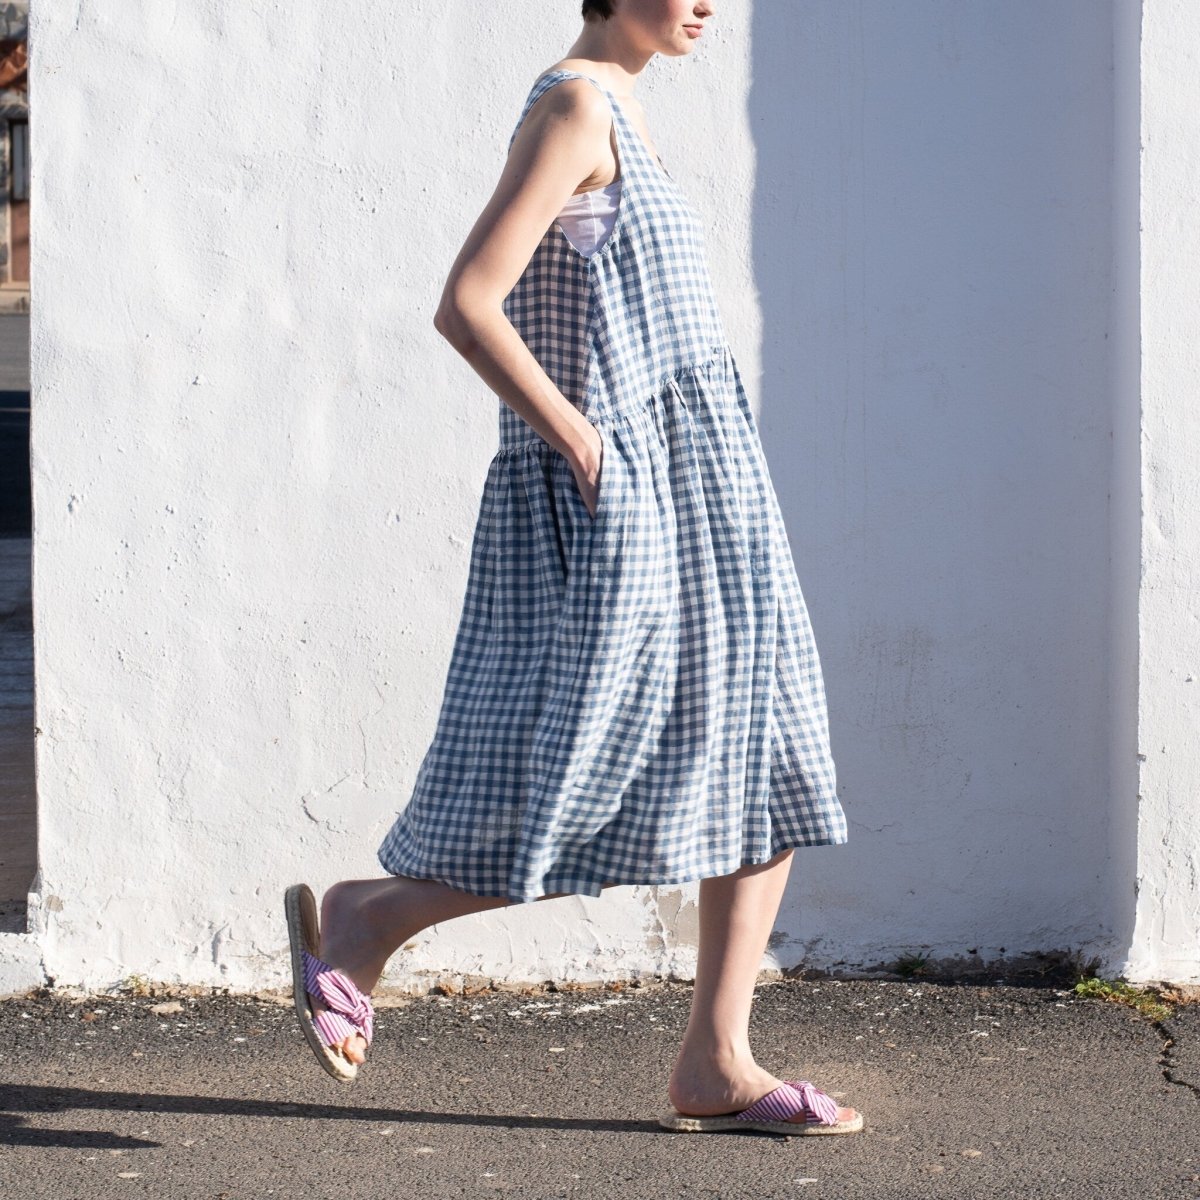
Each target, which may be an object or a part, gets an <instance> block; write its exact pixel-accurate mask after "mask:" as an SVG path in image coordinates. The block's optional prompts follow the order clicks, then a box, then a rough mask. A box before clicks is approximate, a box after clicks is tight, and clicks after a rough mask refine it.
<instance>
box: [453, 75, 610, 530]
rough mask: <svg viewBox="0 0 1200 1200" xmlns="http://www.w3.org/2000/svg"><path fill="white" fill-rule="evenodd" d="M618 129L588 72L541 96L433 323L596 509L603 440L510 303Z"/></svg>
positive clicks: (602, 166)
mask: <svg viewBox="0 0 1200 1200" xmlns="http://www.w3.org/2000/svg"><path fill="white" fill-rule="evenodd" d="M611 131H612V110H611V108H610V107H609V104H608V101H607V99H606V98H605V97H604V96H603V95H602V94H601V93H600V92H598V91H597V90H596V88H595V87H594V86H593V85H592V84H590V83H589V82H588V81H587V80H585V79H565V80H563V81H562V82H561V83H559V84H556V85H555V86H554V87H552V88H550V89H549V90H548V91H547V92H546V93H545V94H544V95H542V96H539V97H538V99H537V100H536V101H535V102H534V103H533V105H532V106H531V107H530V109H529V112H528V113H527V114H526V117H525V120H524V121H523V122H522V123H521V127H520V129H519V130H518V131H517V135H516V137H515V138H514V139H513V144H512V149H511V150H510V152H509V156H508V160H507V162H506V163H505V166H504V169H503V171H502V172H501V175H500V179H499V181H498V183H497V185H496V189H495V191H494V192H493V194H492V197H491V199H490V200H489V201H488V203H487V206H486V207H485V208H484V210H483V212H482V213H481V214H480V216H479V219H478V220H477V221H476V222H475V225H474V227H473V228H472V230H471V232H470V234H469V235H468V237H467V240H466V241H465V242H464V243H463V247H462V249H461V250H460V251H459V252H458V257H457V258H456V259H455V260H454V263H453V265H452V267H451V268H450V274H449V277H448V278H447V280H446V284H445V288H444V289H443V292H442V298H441V302H440V304H439V305H438V310H437V313H436V315H435V316H434V320H433V323H434V327H435V328H436V329H437V330H438V332H439V333H441V334H442V336H443V337H445V338H446V340H447V341H449V342H450V344H451V345H452V346H454V348H455V349H456V350H457V351H458V352H459V353H460V354H461V355H462V356H463V357H464V358H465V359H466V360H467V362H469V363H470V364H471V366H472V367H473V368H474V369H475V371H476V372H477V373H478V374H479V376H480V377H481V378H482V379H483V380H484V382H485V383H486V384H487V385H488V386H489V387H490V388H491V389H492V390H493V391H494V392H495V393H496V394H497V395H498V396H499V397H500V398H501V399H502V400H504V401H505V402H506V403H507V404H508V405H510V407H511V408H512V409H513V410H514V411H515V412H516V413H517V414H518V415H519V416H520V417H521V418H522V419H523V420H524V421H526V422H527V423H528V424H529V425H530V427H531V428H533V429H534V430H536V432H537V433H538V434H539V435H540V436H541V437H543V438H545V439H546V441H548V442H549V443H550V444H551V445H552V446H554V447H555V448H556V449H557V450H558V451H559V452H560V453H562V454H563V455H564V456H565V457H566V458H567V460H568V461H569V462H570V463H571V466H572V468H573V469H574V471H575V476H576V480H577V481H578V483H579V485H580V492H581V494H582V495H583V497H584V500H585V502H586V503H587V505H588V509H589V511H594V508H595V496H596V485H597V482H598V477H599V471H600V457H601V450H602V447H601V438H600V436H599V434H598V433H597V432H596V430H595V429H594V428H593V427H592V426H591V425H590V424H589V422H588V421H587V419H586V418H585V417H584V416H583V415H582V414H581V413H580V412H579V410H578V409H577V408H575V406H574V405H573V404H571V403H570V402H569V401H568V400H567V399H566V397H565V396H564V395H563V394H562V392H561V391H559V389H558V388H557V387H556V386H555V385H554V383H553V382H552V381H551V379H550V377H549V376H548V375H547V374H546V372H545V371H544V370H543V369H542V366H541V364H540V363H539V362H538V361H537V359H536V358H534V356H533V354H532V352H531V351H530V349H529V347H528V346H527V345H526V344H525V342H524V339H522V337H521V336H520V334H518V333H517V331H516V329H515V328H514V327H513V324H512V322H511V321H509V319H508V318H507V317H506V316H505V314H504V311H503V301H504V298H505V296H507V295H508V293H509V292H510V291H512V289H513V286H514V285H515V284H516V282H517V280H518V279H520V277H521V275H522V273H523V272H524V270H525V268H526V266H527V265H528V263H529V260H530V258H532V256H533V252H534V250H535V249H536V248H537V245H538V243H539V242H540V241H541V240H542V238H543V236H544V235H545V233H546V230H547V229H548V228H549V227H550V225H551V223H552V222H553V221H554V219H555V217H557V216H558V214H559V212H560V211H561V209H562V207H563V205H564V204H566V202H567V200H568V199H569V198H570V197H571V196H572V194H573V193H574V192H575V189H576V188H577V187H579V185H580V184H581V183H585V182H587V181H589V180H591V179H593V178H596V177H601V178H602V177H603V175H604V173H605V171H606V169H607V166H611V162H612V157H611V152H609V154H608V157H607V166H606V153H605V147H607V146H608V145H609V144H610V134H611Z"/></svg>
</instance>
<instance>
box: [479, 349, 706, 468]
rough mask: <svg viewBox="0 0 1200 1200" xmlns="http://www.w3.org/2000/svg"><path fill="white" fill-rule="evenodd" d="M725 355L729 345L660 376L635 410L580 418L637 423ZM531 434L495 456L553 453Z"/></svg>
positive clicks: (503, 444) (504, 445)
mask: <svg viewBox="0 0 1200 1200" xmlns="http://www.w3.org/2000/svg"><path fill="white" fill-rule="evenodd" d="M728 355H729V345H728V343H722V344H721V345H719V346H715V347H713V351H712V353H711V354H709V355H708V357H707V358H702V359H697V360H696V361H694V362H690V363H685V364H684V365H683V366H681V367H676V368H675V369H674V370H673V371H667V372H666V373H665V374H663V375H661V376H660V377H659V379H658V382H657V384H656V385H655V386H654V387H653V388H652V389H651V390H650V392H649V393H648V394H647V395H646V396H645V397H644V398H643V400H642V402H641V403H640V404H638V405H637V406H635V407H634V408H632V409H628V410H625V411H622V412H615V413H608V414H601V415H596V414H592V413H586V412H585V413H584V414H583V416H584V418H585V419H586V420H587V421H589V422H590V423H591V424H593V425H597V426H600V427H603V426H604V425H606V424H610V423H612V422H617V421H623V420H625V421H627V420H632V419H636V418H637V416H638V415H639V414H642V413H645V411H646V410H647V409H648V408H650V407H651V406H652V405H653V404H655V403H657V402H658V401H660V400H662V399H663V397H664V396H667V395H669V394H673V393H677V392H678V387H679V380H680V379H681V378H683V377H684V376H686V375H694V374H696V373H697V372H699V371H702V370H704V369H705V368H706V367H710V366H711V365H712V364H713V363H714V362H716V361H717V360H718V359H724V358H726V357H728ZM500 403H501V404H503V403H504V401H503V400H501V401H500ZM514 416H515V414H514ZM530 433H531V436H530V437H525V438H521V439H520V440H519V441H515V442H514V441H504V442H501V444H500V447H499V450H498V451H497V453H498V454H515V453H518V452H521V451H526V450H529V449H530V448H531V447H533V448H537V447H545V448H546V449H547V450H551V449H553V447H552V446H551V445H550V443H549V442H548V441H546V439H545V438H544V437H541V436H540V435H539V434H536V433H533V431H532V430H531V431H530Z"/></svg>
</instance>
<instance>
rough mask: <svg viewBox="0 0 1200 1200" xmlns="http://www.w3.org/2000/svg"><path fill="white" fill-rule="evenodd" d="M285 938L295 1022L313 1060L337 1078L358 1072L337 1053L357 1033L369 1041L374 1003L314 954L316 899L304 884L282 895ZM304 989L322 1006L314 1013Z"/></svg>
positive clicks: (349, 1079)
mask: <svg viewBox="0 0 1200 1200" xmlns="http://www.w3.org/2000/svg"><path fill="white" fill-rule="evenodd" d="M283 902H284V911H285V913H286V915H287V927H288V942H289V944H290V946H291V952H292V999H293V1001H294V1003H295V1007H296V1018H297V1020H299V1022H300V1028H301V1030H303V1032H304V1036H305V1038H306V1039H307V1041H308V1044H309V1046H310V1047H311V1048H312V1051H313V1053H314V1054H315V1055H316V1056H317V1061H318V1062H319V1063H320V1064H321V1066H323V1067H324V1068H325V1070H326V1071H328V1072H329V1074H330V1075H332V1076H333V1077H334V1079H336V1080H338V1082H339V1083H351V1082H353V1080H354V1079H356V1078H357V1077H358V1064H357V1063H355V1062H352V1061H351V1060H350V1059H349V1058H347V1057H346V1056H345V1054H343V1053H342V1050H341V1048H340V1043H341V1042H343V1041H345V1039H346V1038H347V1037H349V1036H350V1035H351V1034H355V1033H359V1034H361V1035H362V1036H363V1038H364V1039H365V1040H366V1042H367V1045H368V1046H369V1045H370V1044H371V1038H372V1036H373V1034H374V1027H375V1009H374V1007H373V1005H372V1004H371V997H370V996H368V995H366V993H365V992H361V991H359V989H358V988H357V987H356V986H355V984H354V982H353V980H351V979H350V977H349V976H348V975H346V974H344V973H343V972H342V971H339V970H337V969H336V968H334V967H331V966H330V965H329V964H328V963H326V962H322V961H321V959H319V958H318V957H317V949H318V947H319V946H320V933H319V927H318V923H317V902H316V900H315V898H314V897H313V894H312V890H311V889H310V888H309V887H308V885H307V884H304V883H297V884H294V885H293V886H292V887H290V888H288V889H287V891H286V892H284V895H283ZM309 993H312V995H314V996H318V997H319V998H320V1000H321V1002H322V1003H323V1004H324V1005H325V1006H326V1007H325V1010H324V1011H323V1012H319V1013H314V1012H313V1008H312V1003H311V1001H310V999H309Z"/></svg>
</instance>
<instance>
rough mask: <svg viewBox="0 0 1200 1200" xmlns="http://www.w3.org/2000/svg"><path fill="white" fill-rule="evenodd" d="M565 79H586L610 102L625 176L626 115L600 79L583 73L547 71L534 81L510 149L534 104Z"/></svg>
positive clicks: (513, 132) (510, 139)
mask: <svg viewBox="0 0 1200 1200" xmlns="http://www.w3.org/2000/svg"><path fill="white" fill-rule="evenodd" d="M564 79H586V80H587V81H588V83H590V84H592V85H593V86H594V87H595V88H597V89H598V90H599V91H600V93H601V95H603V96H604V97H605V99H606V100H607V101H608V106H609V108H610V109H611V110H612V118H613V128H614V129H615V130H616V134H617V149H618V152H619V158H620V160H621V161H620V168H621V177H622V178H624V176H625V158H626V155H625V138H624V136H623V133H622V129H621V120H622V118H623V116H624V114H623V113H622V112H621V106H620V105H619V104H618V103H617V101H616V99H615V97H614V96H613V94H612V93H611V92H610V91H609V90H608V88H606V87H605V86H604V85H603V84H602V83H601V82H600V81H599V80H598V79H593V78H592V77H591V76H590V75H585V74H583V72H582V71H568V70H565V69H560V70H558V71H547V72H546V74H545V75H540V76H538V78H537V79H535V80H534V81H533V86H532V87H531V88H530V89H529V95H528V97H527V98H526V100H525V106H524V107H523V108H522V109H521V115H520V116H519V117H518V118H517V123H516V125H515V126H514V127H513V131H512V133H511V134H510V135H509V139H508V148H509V150H511V149H512V144H513V142H514V141H516V137H517V130H519V129H520V128H521V125H522V124H523V123H524V121H525V118H526V117H527V116H528V115H529V110H530V109H531V108H532V107H533V105H534V102H535V101H536V100H537V99H538V98H539V97H540V96H542V95H544V94H545V93H546V92H548V91H549V90H550V89H551V88H552V87H553V86H554V85H555V84H556V83H561V82H562V81H563V80H564Z"/></svg>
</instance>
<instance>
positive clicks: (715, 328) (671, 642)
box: [378, 70, 847, 902]
mask: <svg viewBox="0 0 1200 1200" xmlns="http://www.w3.org/2000/svg"><path fill="white" fill-rule="evenodd" d="M575 77H577V78H583V79H590V77H589V76H586V75H580V74H579V73H578V72H574V71H564V70H556V71H552V72H550V73H549V74H546V75H543V76H541V77H539V78H538V80H537V81H535V83H534V85H533V87H532V89H531V91H530V93H529V97H528V99H527V100H526V102H525V106H524V109H523V110H522V112H521V117H520V119H519V120H518V122H517V128H519V127H520V123H521V120H524V117H525V114H526V113H527V112H528V111H529V108H530V106H531V105H532V104H533V103H534V101H536V100H537V98H538V97H539V96H541V95H542V94H543V93H544V92H545V91H546V90H547V89H548V88H550V87H553V86H554V84H556V83H557V82H559V81H560V80H563V79H568V78H575ZM590 81H591V82H592V83H594V84H595V86H596V87H598V88H600V90H601V91H602V92H603V93H604V95H605V96H606V97H607V98H608V100H609V103H610V104H611V106H612V111H613V118H614V124H615V128H616V138H617V151H618V156H619V159H620V164H621V169H620V175H621V178H622V179H623V185H622V190H621V202H620V208H619V211H618V214H617V218H616V223H615V225H614V226H613V228H612V230H611V232H610V233H609V236H608V238H607V240H606V241H604V242H603V243H602V245H601V246H600V247H599V248H598V249H597V250H596V251H595V252H594V253H592V254H591V255H587V256H585V255H581V254H580V253H579V251H577V250H576V249H575V248H574V247H573V246H572V245H571V244H570V242H569V241H568V240H567V238H566V236H565V235H564V234H563V232H562V230H561V228H560V227H559V226H558V224H557V222H556V223H555V224H553V225H551V227H550V228H549V229H548V230H547V231H546V233H545V235H544V236H543V238H542V240H541V242H540V243H539V244H538V246H537V249H536V250H535V252H534V254H533V257H532V258H531V260H530V262H529V265H528V267H527V268H526V270H525V272H524V274H523V275H522V276H521V278H520V280H519V281H518V282H517V284H516V286H515V287H514V288H513V290H512V291H511V292H510V293H509V295H508V296H507V297H506V298H505V301H504V311H505V313H506V315H507V316H508V318H509V319H510V320H511V321H512V323H513V325H514V326H515V327H516V329H517V331H518V332H519V333H520V335H521V337H522V338H523V339H524V341H525V343H526V344H527V345H528V346H529V348H530V350H531V351H532V352H533V354H534V356H535V358H536V359H537V361H538V362H539V363H540V364H541V366H542V367H543V368H544V369H545V371H546V373H547V374H548V375H549V376H550V378H551V379H552V380H553V381H554V383H555V385H556V386H557V387H558V388H559V389H560V390H561V391H562V393H563V395H564V396H565V397H566V398H567V399H568V400H569V401H570V402H571V403H572V404H573V405H575V406H576V407H578V408H579V409H580V410H581V412H582V413H583V415H584V416H585V417H586V418H587V420H588V421H589V422H591V424H593V425H594V426H595V427H596V429H597V430H598V431H599V434H600V437H601V439H602V446H603V450H602V458H601V463H600V476H599V500H598V505H597V509H596V513H595V516H594V517H593V516H592V515H591V514H590V513H589V512H588V508H587V506H586V504H585V503H584V501H583V497H582V495H581V493H580V491H579V488H578V486H577V484H576V482H575V477H574V474H573V473H572V470H571V467H570V465H569V464H568V462H567V459H566V458H565V457H564V456H563V455H562V454H561V453H559V451H558V450H556V449H555V448H554V447H553V446H551V445H550V444H549V443H548V442H547V441H545V440H544V439H543V438H542V437H540V436H539V435H538V434H537V433H536V432H535V431H534V430H533V429H532V427H531V426H529V425H528V424H527V423H526V422H525V421H524V420H523V419H521V418H520V417H519V416H518V415H517V414H516V412H515V411H514V410H513V409H511V408H510V407H509V406H508V405H507V404H505V403H504V402H503V401H501V402H500V407H499V435H500V436H499V449H498V451H497V453H496V455H495V457H494V458H493V459H492V461H491V463H490V464H489V467H488V471H487V478H486V481H485V483H484V487H483V495H482V499H481V501H480V506H479V513H478V519H477V524H476V526H475V532H474V537H473V541H472V547H471V559H470V567H469V573H468V579H467V584H466V594H465V598H464V602H463V608H462V616H461V619H460V623H459V626H458V632H457V636H456V639H455V643H454V646H453V650H452V653H451V658H450V664H449V669H448V676H447V679H446V685H445V689H444V694H443V697H442V703H441V710H440V714H439V717H438V720H437V725H436V728H435V731H434V735H433V741H432V744H431V745H430V746H429V749H428V751H427V753H426V755H425V757H424V760H423V762H422V764H421V767H420V770H419V771H418V774H417V777H416V781H415V784H414V790H413V794H412V797H411V800H410V802H409V804H408V806H407V808H405V809H404V811H403V812H401V813H400V815H399V816H398V818H397V819H396V821H395V823H394V824H393V826H392V827H391V829H390V830H389V832H388V834H387V836H386V837H385V839H384V841H383V844H382V845H381V846H380V848H379V852H378V853H379V861H380V862H381V863H382V865H383V867H384V868H385V869H386V870H387V871H388V872H390V873H392V874H396V875H410V876H417V877H420V878H426V879H435V880H440V881H441V882H443V883H446V884H449V885H451V886H453V887H456V888H461V889H464V890H466V891H469V892H473V893H476V894H478V895H484V896H507V897H508V898H509V899H510V900H512V901H514V902H525V901H531V900H536V899H537V898H538V897H540V896H542V895H547V894H552V893H557V892H565V893H578V894H582V895H587V896H598V895H600V891H601V887H602V885H604V884H608V883H622V884H638V883H641V884H660V883H685V882H688V881H692V880H697V879H703V878H706V877H708V876H713V875H725V874H728V873H729V872H731V871H735V870H737V869H738V867H739V866H741V865H742V864H745V863H761V862H765V861H767V860H768V859H770V858H773V857H774V856H775V855H776V854H778V853H779V852H780V851H781V850H784V849H786V848H788V847H794V846H815V845H831V844H835V843H841V842H845V841H846V840H847V830H846V820H845V816H844V814H843V811H842V807H841V804H840V803H839V801H838V797H837V791H836V779H835V772H834V763H833V759H832V755H831V752H830V745H829V733H828V721H827V716H826V706H825V695H824V685H823V682H822V676H821V665H820V661H819V659H818V656H817V649H816V646H815V644H814V641H813V635H812V630H811V627H810V624H809V618H808V613H807V609H806V606H805V602H804V598H803V596H802V594H801V591H800V584H799V581H798V579H797V576H796V571H795V567H794V564H793V560H792V555H791V550H790V545H789V541H788V536H787V533H786V530H785V528H784V523H783V516H782V513H781V511H780V508H779V503H778V500H777V499H776V495H775V491H774V487H773V485H772V483H771V480H770V477H769V475H768V472H767V464H766V460H765V458H764V455H763V450H762V446H761V442H760V440H759V433H758V428H757V424H756V421H755V418H754V415H753V412H752V410H751V408H750V405H749V403H748V400H747V397H746V392H745V389H744V387H743V385H742V379H741V376H740V374H739V372H738V368H737V365H736V363H735V362H734V358H733V354H732V352H731V350H730V348H729V345H728V343H727V342H726V339H725V334H724V330H723V328H722V324H721V319H720V316H719V314H718V312H717V305H716V300H715V297H714V294H713V288H712V283H711V280H710V277H709V271H708V266H707V262H706V252H705V249H704V238H703V231H702V226H701V220H700V217H699V216H698V214H697V213H696V211H695V210H694V209H692V208H691V207H690V206H689V205H688V203H687V202H686V200H685V199H684V197H683V195H682V194H681V192H680V189H679V187H678V185H677V184H676V183H675V182H674V180H673V179H672V178H671V177H670V175H669V174H668V173H667V172H666V170H665V168H664V167H662V165H661V164H660V162H659V161H658V160H657V159H656V158H655V156H653V155H652V154H651V153H650V151H649V149H648V148H647V146H646V143H645V142H644V141H643V140H642V138H641V136H640V135H639V134H638V133H637V131H636V130H635V129H634V128H633V126H632V124H631V123H630V122H629V120H628V119H627V118H626V116H625V114H624V111H623V110H622V108H621V106H620V103H619V102H618V101H617V100H616V98H615V97H614V96H613V94H612V93H611V92H609V91H608V90H607V89H605V88H604V87H602V86H601V85H600V84H599V83H598V82H597V81H596V80H590ZM515 136H516V129H514V131H513V138H515ZM511 146H512V138H510V139H509V147H510V149H511Z"/></svg>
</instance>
